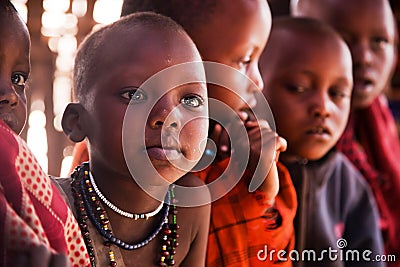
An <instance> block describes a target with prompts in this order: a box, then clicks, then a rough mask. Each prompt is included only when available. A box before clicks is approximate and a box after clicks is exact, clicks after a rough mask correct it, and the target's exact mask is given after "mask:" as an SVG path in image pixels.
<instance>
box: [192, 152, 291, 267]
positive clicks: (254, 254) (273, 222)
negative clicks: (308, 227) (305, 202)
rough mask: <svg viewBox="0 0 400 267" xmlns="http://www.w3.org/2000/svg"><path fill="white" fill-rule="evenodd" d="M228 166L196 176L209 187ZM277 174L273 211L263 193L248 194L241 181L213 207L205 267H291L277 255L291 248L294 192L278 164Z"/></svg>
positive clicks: (208, 170)
mask: <svg viewBox="0 0 400 267" xmlns="http://www.w3.org/2000/svg"><path fill="white" fill-rule="evenodd" d="M228 163H229V158H228V159H225V160H223V161H221V162H220V163H218V164H214V165H212V166H210V167H208V168H207V169H205V170H203V171H201V172H197V173H195V175H197V176H199V177H200V178H201V179H202V180H204V181H205V182H206V183H210V182H212V181H214V180H215V179H217V178H218V177H219V176H220V175H221V174H222V173H223V171H224V170H225V168H226V166H227V165H228ZM278 171H279V179H280V189H279V194H278V196H277V197H276V199H275V204H274V206H273V207H271V206H270V205H269V204H267V203H266V199H265V194H264V193H263V192H261V191H257V190H256V191H255V192H253V193H249V192H248V186H247V184H246V183H245V182H244V181H243V179H241V180H240V181H239V183H238V184H237V185H236V186H235V187H234V188H233V189H232V190H231V191H230V192H229V193H228V194H227V195H225V196H224V197H222V198H221V199H219V200H217V201H215V202H213V203H212V205H211V222H210V233H209V237H208V247H207V266H208V267H223V266H225V267H227V266H229V267H249V266H252V267H254V266H276V265H278V266H292V263H291V262H290V261H281V262H280V261H279V260H278V258H277V252H278V251H279V250H285V251H287V252H288V251H289V250H292V249H293V248H294V228H293V219H294V216H295V213H296V208H297V200H296V192H295V190H294V187H293V184H292V182H291V179H290V175H289V173H288V171H287V170H286V168H285V167H284V166H283V165H280V164H278ZM272 250H275V253H271V254H268V255H266V253H265V252H266V251H270V252H271V251H272ZM270 255H272V259H271V258H270V257H269V256H270ZM286 255H287V254H286ZM259 258H260V259H259ZM264 258H265V259H264Z"/></svg>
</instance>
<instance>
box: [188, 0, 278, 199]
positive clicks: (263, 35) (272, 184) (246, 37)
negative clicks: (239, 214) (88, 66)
mask: <svg viewBox="0 0 400 267" xmlns="http://www.w3.org/2000/svg"><path fill="white" fill-rule="evenodd" d="M238 17H240V20H238V19H236V18H238ZM227 28H229V30H227ZM270 28H271V14H270V11H269V7H268V4H267V2H266V1H258V0H257V1H237V2H235V5H232V4H231V2H230V1H220V2H218V5H217V6H216V7H215V8H214V13H213V15H210V16H209V19H208V20H207V22H206V23H203V24H201V25H199V26H198V27H197V28H196V29H195V30H193V31H192V32H190V31H189V35H190V36H191V37H192V39H193V40H194V42H195V43H196V45H197V47H198V49H199V51H200V54H201V55H202V57H203V60H206V61H214V62H218V63H222V64H225V65H227V66H230V67H232V68H234V69H236V70H238V71H239V72H240V73H241V74H244V75H246V76H247V77H248V78H249V79H250V80H251V81H252V83H249V82H248V81H247V82H243V81H241V80H239V79H238V77H232V78H231V79H232V80H235V79H236V82H237V84H238V86H237V88H239V90H237V91H235V92H232V91H231V90H228V89H226V88H223V87H221V86H217V85H213V84H208V92H209V97H210V98H212V99H216V100H219V101H221V102H222V103H224V104H226V105H228V106H229V107H230V108H231V109H232V110H233V111H235V112H236V113H237V114H238V115H239V116H240V119H241V121H237V120H236V121H235V120H233V119H232V115H231V114H229V113H228V112H224V111H222V112H221V110H219V109H218V108H215V106H211V105H210V116H211V117H213V115H214V114H221V113H222V114H224V118H221V121H222V122H223V123H224V127H226V128H227V129H228V131H229V132H230V134H231V135H230V138H231V139H230V140H232V142H234V143H233V144H232V146H233V148H234V149H235V150H236V151H238V152H239V153H240V150H242V149H248V147H243V146H244V145H245V144H246V141H247V140H246V139H247V138H248V140H249V143H250V158H249V163H248V168H247V171H248V173H250V174H252V175H254V177H261V178H262V179H264V178H265V177H266V176H267V173H268V177H267V178H266V179H265V180H264V183H263V184H262V185H261V187H259V189H261V190H263V191H264V192H265V193H266V194H267V198H268V199H274V197H275V196H276V194H277V192H278V188H279V181H278V175H277V173H276V166H275V165H274V164H273V165H272V169H271V170H272V171H271V172H269V170H270V167H271V162H272V161H273V159H274V158H275V157H276V156H277V154H278V153H279V152H280V151H283V150H285V147H286V142H285V140H283V139H282V138H279V137H278V136H277V135H276V134H275V133H274V132H272V131H271V128H270V126H269V124H268V123H267V122H266V121H264V120H259V121H254V120H251V119H249V113H251V112H249V111H248V110H249V109H250V108H254V106H255V105H256V102H257V101H256V97H255V93H256V92H258V91H259V90H261V89H262V88H263V81H262V78H261V75H260V72H259V69H258V59H259V57H260V55H261V53H262V51H263V49H264V46H265V44H266V42H267V39H268V36H269V31H270ZM221 36H223V38H221ZM230 89H232V88H230ZM243 124H244V126H245V127H246V130H247V133H248V136H235V135H234V133H236V132H238V131H237V130H236V129H237V127H243ZM210 138H212V140H213V141H214V142H215V144H216V146H217V148H218V152H217V160H218V159H223V158H225V157H226V156H227V155H230V153H231V152H230V151H229V150H228V149H225V148H226V147H229V139H228V137H227V133H226V132H225V131H224V130H223V129H222V127H221V126H220V125H219V124H216V125H215V127H214V128H213V129H212V131H211V133H210ZM274 151H275V153H274ZM218 157H219V158H218ZM259 162H260V163H261V165H260V168H259V169H258V170H257V171H256V172H255V169H256V166H257V164H258V163H259Z"/></svg>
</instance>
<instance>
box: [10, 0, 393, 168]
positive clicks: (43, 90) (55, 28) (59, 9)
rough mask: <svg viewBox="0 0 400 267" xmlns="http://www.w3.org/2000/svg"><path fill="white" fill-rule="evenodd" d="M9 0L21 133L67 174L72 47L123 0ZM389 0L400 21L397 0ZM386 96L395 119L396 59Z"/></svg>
mask: <svg viewBox="0 0 400 267" xmlns="http://www.w3.org/2000/svg"><path fill="white" fill-rule="evenodd" d="M188 1H190V0H188ZM268 1H269V3H270V5H271V9H272V14H273V16H280V15H285V14H288V12H289V0H268ZM12 2H13V4H14V5H15V7H16V8H17V10H18V11H19V13H20V14H21V16H22V17H23V18H24V20H25V21H26V23H27V25H28V28H29V31H30V34H31V41H32V51H31V63H32V69H31V79H30V82H29V88H28V90H27V98H28V99H27V101H28V121H27V124H26V126H25V129H24V131H23V132H22V137H23V138H24V139H25V140H26V141H27V142H28V145H29V147H30V148H31V149H32V151H33V153H34V154H35V155H36V156H37V158H38V160H39V162H40V164H41V165H42V167H43V169H44V170H45V171H47V172H48V173H49V174H50V175H54V176H60V175H61V176H66V175H67V174H68V170H69V167H70V161H71V155H72V150H73V145H74V144H73V143H72V142H70V141H69V140H68V139H67V138H66V137H65V135H64V134H63V132H62V129H61V118H62V114H63V111H64V109H65V106H66V105H67V104H68V103H69V102H71V101H72V90H71V89H72V68H73V60H74V56H75V52H76V49H77V47H78V45H79V43H80V42H81V41H82V40H83V38H84V37H85V36H86V35H87V34H88V33H90V32H91V31H92V30H93V29H96V27H100V26H101V25H105V24H109V23H112V22H113V21H115V20H117V19H118V18H119V15H120V13H121V7H122V2H123V0H29V1H28V0H12ZM391 2H392V5H393V8H394V10H395V14H396V17H397V21H398V24H399V26H400V0H391ZM232 3H234V2H232ZM387 95H388V97H389V99H390V101H391V105H392V108H393V112H394V114H395V117H396V118H397V119H398V120H399V121H400V60H399V62H398V68H397V70H396V74H395V76H394V78H393V81H392V84H391V86H390V87H389V88H388V90H387ZM399 125H400V123H399Z"/></svg>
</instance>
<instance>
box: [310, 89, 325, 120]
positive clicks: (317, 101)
mask: <svg viewBox="0 0 400 267" xmlns="http://www.w3.org/2000/svg"><path fill="white" fill-rule="evenodd" d="M312 100H313V102H312V104H311V108H310V110H311V114H312V115H313V116H314V117H317V118H327V117H329V116H330V111H329V100H328V97H327V96H325V95H323V94H318V95H315V96H314V97H313V98H312Z"/></svg>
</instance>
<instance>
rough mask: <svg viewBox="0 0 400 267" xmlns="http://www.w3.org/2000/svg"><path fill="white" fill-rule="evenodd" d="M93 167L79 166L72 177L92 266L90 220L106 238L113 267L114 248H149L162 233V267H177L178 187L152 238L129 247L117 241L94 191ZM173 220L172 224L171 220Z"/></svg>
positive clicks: (169, 197) (171, 193)
mask: <svg viewBox="0 0 400 267" xmlns="http://www.w3.org/2000/svg"><path fill="white" fill-rule="evenodd" d="M89 173H90V172H89V163H88V162H85V163H83V164H82V165H81V166H78V167H77V168H76V169H75V171H74V173H73V174H72V175H71V177H72V178H73V182H72V184H71V189H72V193H73V196H74V200H75V203H74V204H75V209H76V212H77V220H78V223H79V227H80V229H81V232H82V235H83V238H84V240H85V244H86V247H87V249H88V253H89V257H90V262H91V265H92V267H95V266H96V262H95V257H94V255H95V253H94V247H93V243H92V240H91V238H90V233H89V227H88V225H87V220H88V219H90V221H91V222H92V224H93V225H94V226H95V227H96V229H97V231H98V232H99V233H100V234H101V235H102V236H103V237H104V238H105V242H104V245H105V246H108V247H109V255H108V257H109V260H110V266H117V262H116V261H115V255H114V252H113V250H112V245H116V246H118V247H120V248H122V249H126V250H134V249H139V248H141V247H143V246H145V245H147V244H148V243H149V242H150V241H151V240H153V239H154V238H155V237H156V236H157V235H158V234H159V233H160V232H162V246H161V251H160V252H161V258H160V261H159V262H158V263H159V266H164V267H168V266H174V265H175V260H174V255H175V253H176V251H175V249H176V247H177V246H178V245H179V243H178V242H177V238H178V237H179V235H178V233H177V232H178V229H179V226H178V224H177V220H176V216H177V214H178V211H177V209H176V205H175V195H174V190H173V188H174V186H173V185H171V186H170V188H169V191H168V193H167V195H166V197H165V200H164V204H163V207H162V209H161V212H162V213H163V216H162V218H161V220H160V223H159V225H158V226H157V228H156V229H155V230H154V231H153V232H152V233H150V235H149V236H148V237H147V238H146V239H144V240H142V241H141V242H139V243H136V244H128V243H126V242H124V241H122V240H120V239H118V238H117V237H115V236H114V235H113V233H112V231H111V229H110V226H109V223H110V222H109V219H108V218H107V217H106V216H107V214H106V211H105V210H104V208H103V206H102V204H101V201H100V198H99V196H98V195H97V194H96V191H95V190H94V189H93V185H92V183H91V181H90V177H89ZM171 218H172V222H170V219H171Z"/></svg>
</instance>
